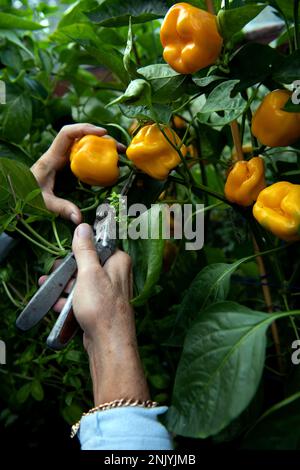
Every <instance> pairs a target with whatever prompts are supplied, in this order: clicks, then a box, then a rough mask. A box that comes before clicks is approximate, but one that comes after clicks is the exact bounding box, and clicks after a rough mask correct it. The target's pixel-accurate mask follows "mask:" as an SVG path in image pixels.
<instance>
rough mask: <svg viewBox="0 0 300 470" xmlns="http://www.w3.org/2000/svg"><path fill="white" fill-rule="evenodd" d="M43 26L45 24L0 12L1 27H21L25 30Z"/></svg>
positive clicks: (12, 28)
mask: <svg viewBox="0 0 300 470" xmlns="http://www.w3.org/2000/svg"><path fill="white" fill-rule="evenodd" d="M44 27H45V26H42V25H40V24H39V23H35V22H34V21H30V20H27V19H25V18H22V17H21V16H17V15H12V14H10V13H3V12H0V28H1V29H11V30H14V29H23V30H25V31H34V30H37V29H43V28H44Z"/></svg>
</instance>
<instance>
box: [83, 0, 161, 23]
mask: <svg viewBox="0 0 300 470" xmlns="http://www.w3.org/2000/svg"><path fill="white" fill-rule="evenodd" d="M167 11H168V5H167V2H166V1H164V0H151V1H150V0H139V1H136V0H127V1H126V2H116V1H115V0H104V1H102V2H101V4H100V5H99V6H97V7H96V8H95V9H93V10H92V11H89V12H87V13H86V15H87V16H88V17H89V19H90V20H91V21H92V22H93V23H97V24H99V25H102V26H126V25H128V21H129V17H130V16H131V18H132V24H135V23H145V22H146V21H150V20H154V19H156V18H162V17H163V16H165V14H166V13H167Z"/></svg>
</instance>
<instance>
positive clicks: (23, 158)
mask: <svg viewBox="0 0 300 470" xmlns="http://www.w3.org/2000/svg"><path fill="white" fill-rule="evenodd" d="M0 158H9V159H13V160H18V161H19V162H21V163H25V164H27V165H29V164H31V163H33V162H32V160H31V158H30V156H29V155H27V153H26V152H25V151H24V150H23V149H22V147H20V146H19V145H15V144H12V143H10V142H6V141H4V140H1V139H0Z"/></svg>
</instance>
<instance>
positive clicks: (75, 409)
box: [61, 402, 84, 425]
mask: <svg viewBox="0 0 300 470" xmlns="http://www.w3.org/2000/svg"><path fill="white" fill-rule="evenodd" d="M83 411H84V410H83V408H82V406H81V405H79V404H78V403H74V402H73V403H72V404H71V405H70V406H67V407H65V408H63V409H62V411H61V413H62V415H63V418H64V420H65V421H66V422H67V423H68V424H70V425H73V424H74V423H76V422H77V421H78V420H79V419H80V418H81V415H82V413H83Z"/></svg>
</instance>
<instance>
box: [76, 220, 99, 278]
mask: <svg viewBox="0 0 300 470" xmlns="http://www.w3.org/2000/svg"><path fill="white" fill-rule="evenodd" d="M72 249H73V253H74V256H75V259H76V262H77V267H78V274H80V271H81V270H82V269H92V268H95V267H97V268H99V267H100V268H101V266H100V263H99V258H98V255H97V252H96V248H95V243H94V237H93V232H92V228H91V226H90V225H88V224H80V225H78V227H77V228H76V230H75V232H74V237H73V244H72Z"/></svg>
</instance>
